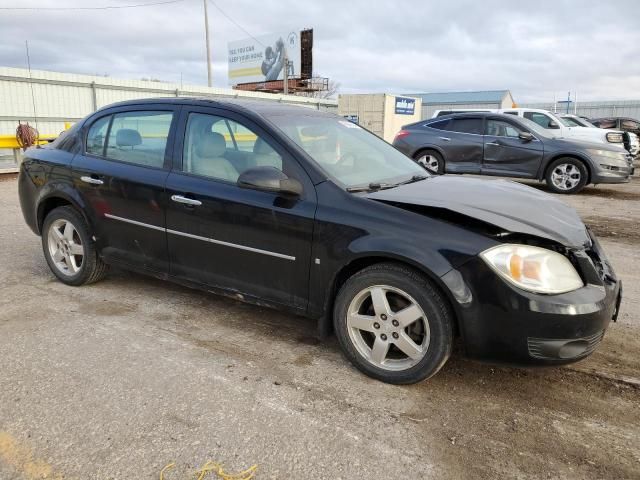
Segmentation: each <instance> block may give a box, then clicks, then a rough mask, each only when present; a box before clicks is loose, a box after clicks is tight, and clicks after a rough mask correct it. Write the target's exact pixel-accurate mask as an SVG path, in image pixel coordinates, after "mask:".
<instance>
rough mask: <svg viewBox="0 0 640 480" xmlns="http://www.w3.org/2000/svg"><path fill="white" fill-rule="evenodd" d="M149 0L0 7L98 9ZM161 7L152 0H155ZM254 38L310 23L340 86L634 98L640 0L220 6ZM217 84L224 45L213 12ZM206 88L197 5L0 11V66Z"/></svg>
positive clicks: (195, 1) (283, 1)
mask: <svg viewBox="0 0 640 480" xmlns="http://www.w3.org/2000/svg"><path fill="white" fill-rule="evenodd" d="M152 1H154V0H91V1H89V0H85V1H82V0H20V1H18V0H0V6H2V7H9V6H21V7H26V6H37V7H43V6H50V7H61V6H94V5H95V6H104V5H118V4H120V5H123V4H135V3H148V2H152ZM156 1H157V0H156ZM216 3H217V5H218V6H219V7H220V8H222V9H223V10H224V11H225V13H227V14H228V15H229V16H230V17H232V18H233V19H234V20H235V21H236V22H238V23H239V24H241V25H242V26H243V27H244V28H246V30H248V31H249V32H250V33H251V34H252V35H260V34H265V33H272V32H283V33H286V32H288V31H291V30H300V29H303V28H305V27H312V28H313V29H314V38H315V42H314V50H313V55H314V73H315V74H320V75H323V76H327V77H330V78H331V79H333V80H335V81H337V82H339V83H340V84H341V88H340V91H341V92H342V93H350V92H391V93H408V92H442V91H459V90H461V91H469V90H493V89H510V90H511V91H512V93H513V96H514V98H515V100H516V101H517V102H527V101H547V100H549V101H550V100H553V95H554V93H557V94H558V97H560V96H563V97H564V96H566V92H567V91H568V90H571V91H576V90H577V91H578V94H579V100H583V101H586V100H605V99H628V98H634V99H637V98H640V1H638V0H629V1H615V2H614V1H607V0H600V1H590V0H576V1H562V0H555V1H548V2H547V1H539V0H538V1H535V2H520V1H489V0H478V1H462V0H448V1H446V2H443V1H440V0H438V1H436V0H430V1H427V0H404V1H402V2H398V1H375V0H368V1H348V0H339V1H336V0H319V1H318V0H316V1H314V0H307V1H300V0H260V1H255V0H254V1H249V0H227V1H222V0H216ZM209 22H210V28H211V34H212V56H213V75H214V85H215V86H221V87H222V86H227V56H226V55H227V42H228V41H230V40H238V39H242V38H244V37H246V34H244V33H243V32H242V31H241V30H240V29H238V27H236V26H235V25H234V24H233V23H231V22H230V21H229V20H228V19H227V18H225V17H224V16H223V15H222V14H220V12H219V11H217V10H216V9H215V7H213V6H210V8H209ZM25 40H29V44H30V49H31V64H32V68H34V69H41V70H54V71H60V72H75V73H85V74H108V75H110V76H112V77H121V78H133V79H140V78H141V77H154V78H158V79H161V80H165V81H171V82H179V81H180V74H181V73H182V75H183V78H184V82H185V83H196V84H206V64H205V58H206V57H205V44H204V21H203V5H202V0H183V1H182V2H180V3H176V4H169V5H161V6H153V7H146V8H131V9H121V10H101V11H44V10H40V11H38V12H32V11H6V10H4V11H0V65H1V66H10V67H24V66H25V64H26V60H25V52H24V41H25Z"/></svg>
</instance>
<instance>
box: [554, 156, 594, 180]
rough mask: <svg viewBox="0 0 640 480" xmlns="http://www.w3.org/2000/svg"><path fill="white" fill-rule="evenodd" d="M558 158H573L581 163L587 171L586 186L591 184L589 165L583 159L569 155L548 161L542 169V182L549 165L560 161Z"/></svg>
mask: <svg viewBox="0 0 640 480" xmlns="http://www.w3.org/2000/svg"><path fill="white" fill-rule="evenodd" d="M560 158H573V159H575V160H578V161H579V162H581V163H582V164H583V165H584V168H586V169H587V184H588V183H591V167H590V166H589V163H588V162H586V161H585V160H584V158H582V157H579V156H578V155H571V154H569V155H565V154H561V155H556V156H555V157H553V158H552V159H551V160H549V163H547V166H546V167H545V169H544V175H543V176H542V178H543V180H544V179H546V178H547V172H549V167H550V166H551V164H552V163H553V162H555V161H556V160H558V159H560Z"/></svg>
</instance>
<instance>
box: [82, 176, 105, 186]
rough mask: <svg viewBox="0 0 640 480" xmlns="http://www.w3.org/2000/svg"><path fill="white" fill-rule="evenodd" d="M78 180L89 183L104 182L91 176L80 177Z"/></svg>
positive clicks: (99, 183) (100, 183) (97, 183)
mask: <svg viewBox="0 0 640 480" xmlns="http://www.w3.org/2000/svg"><path fill="white" fill-rule="evenodd" d="M80 180H82V181H83V182H84V183H90V184H91V185H102V184H103V183H104V182H103V181H102V180H100V179H99V178H93V177H87V176H82V177H80Z"/></svg>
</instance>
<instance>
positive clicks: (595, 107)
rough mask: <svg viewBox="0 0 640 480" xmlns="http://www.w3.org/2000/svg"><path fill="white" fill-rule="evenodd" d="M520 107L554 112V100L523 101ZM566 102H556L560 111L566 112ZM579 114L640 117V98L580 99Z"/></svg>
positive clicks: (593, 116) (598, 116) (596, 116)
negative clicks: (599, 100) (614, 99)
mask: <svg viewBox="0 0 640 480" xmlns="http://www.w3.org/2000/svg"><path fill="white" fill-rule="evenodd" d="M518 107H527V108H542V109H544V110H550V111H552V112H553V102H549V103H522V104H518ZM566 108H567V107H566V104H561V103H558V104H556V110H557V111H558V112H559V113H565V112H566V111H567V110H566ZM569 113H574V106H573V104H571V106H570V108H569ZM578 115H584V116H585V117H589V118H600V117H631V118H636V119H640V100H618V101H601V102H580V99H578Z"/></svg>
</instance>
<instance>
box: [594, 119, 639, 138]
mask: <svg viewBox="0 0 640 480" xmlns="http://www.w3.org/2000/svg"><path fill="white" fill-rule="evenodd" d="M590 121H591V123H592V124H594V125H595V126H596V127H599V128H615V129H616V130H623V131H625V132H631V133H635V134H636V135H638V136H640V120H636V119H635V118H629V117H605V118H594V119H591V120H590Z"/></svg>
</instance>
